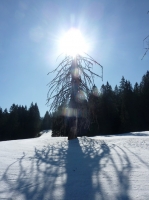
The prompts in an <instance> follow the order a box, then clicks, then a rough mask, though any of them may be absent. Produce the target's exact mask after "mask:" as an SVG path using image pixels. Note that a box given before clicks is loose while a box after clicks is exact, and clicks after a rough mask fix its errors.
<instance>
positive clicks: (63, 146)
mask: <svg viewBox="0 0 149 200" xmlns="http://www.w3.org/2000/svg"><path fill="white" fill-rule="evenodd" d="M1 199H11V200H38V199H39V200H42V199H43V200H53V199H55V200H65V199H66V200H84V199H85V200H86V199H89V200H92V199H93V200H94V199H95V200H100V199H101V200H106V199H107V200H109V199H110V200H115V199H117V200H120V199H122V200H126V199H130V200H131V199H132V200H136V199H138V200H148V199H149V132H147V131H146V132H136V133H127V134H121V135H118V136H116V135H115V136H110V135H109V136H96V137H92V138H88V137H79V138H77V139H75V140H71V141H68V140H67V138H66V137H51V132H50V131H45V132H44V133H43V135H42V136H41V137H39V138H34V139H26V140H13V141H5V142H0V200H1Z"/></svg>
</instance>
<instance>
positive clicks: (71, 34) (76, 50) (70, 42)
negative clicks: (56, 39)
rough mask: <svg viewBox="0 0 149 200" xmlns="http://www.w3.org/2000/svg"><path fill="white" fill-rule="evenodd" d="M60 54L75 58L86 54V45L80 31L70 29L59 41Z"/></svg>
mask: <svg viewBox="0 0 149 200" xmlns="http://www.w3.org/2000/svg"><path fill="white" fill-rule="evenodd" d="M60 49H61V52H63V53H65V54H67V55H71V56H73V57H75V56H76V55H77V54H82V53H83V52H87V43H86V42H85V39H84V37H83V35H82V34H81V32H80V30H78V29H75V28H71V29H70V30H69V31H68V32H67V33H65V35H64V36H63V38H62V39H61V41H60Z"/></svg>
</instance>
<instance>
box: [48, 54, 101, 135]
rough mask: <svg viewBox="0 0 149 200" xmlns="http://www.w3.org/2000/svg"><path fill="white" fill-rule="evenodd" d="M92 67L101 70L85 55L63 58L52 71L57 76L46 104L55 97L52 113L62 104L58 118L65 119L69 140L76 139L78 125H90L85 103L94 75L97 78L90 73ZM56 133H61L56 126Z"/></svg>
mask: <svg viewBox="0 0 149 200" xmlns="http://www.w3.org/2000/svg"><path fill="white" fill-rule="evenodd" d="M93 64H98V65H99V66H100V67H101V68H102V66H101V65H100V64H99V63H97V62H96V61H95V60H94V59H93V58H91V57H90V56H88V55H87V54H86V57H82V56H80V55H76V56H75V58H74V57H71V56H66V57H65V58H64V60H63V61H62V62H61V63H60V64H59V65H58V67H57V68H56V69H55V70H54V71H53V72H57V75H56V77H55V78H54V79H53V80H52V81H51V82H50V83H49V91H48V98H47V104H48V103H49V102H50V100H51V99H52V98H54V100H53V102H52V103H51V106H50V109H51V110H52V109H53V110H54V111H56V110H57V109H58V107H60V106H61V105H63V108H62V113H60V115H61V116H62V115H65V116H66V118H67V121H68V123H67V130H68V133H69V134H70V137H69V136H68V139H70V138H75V137H76V136H77V134H78V133H79V128H78V127H81V126H82V124H81V122H82V123H83V125H84V126H87V125H88V126H89V119H88V114H87V112H88V111H87V110H85V108H86V107H85V100H87V97H88V95H89V92H90V91H91V89H92V87H93V84H94V78H93V76H98V75H97V74H95V73H94V72H92V71H91V68H92V65H93ZM99 77H100V76H99ZM101 77H102V76H101ZM54 93H56V94H54ZM83 118H84V119H85V120H83ZM84 122H85V124H84ZM78 124H79V126H78ZM59 130H61V127H59Z"/></svg>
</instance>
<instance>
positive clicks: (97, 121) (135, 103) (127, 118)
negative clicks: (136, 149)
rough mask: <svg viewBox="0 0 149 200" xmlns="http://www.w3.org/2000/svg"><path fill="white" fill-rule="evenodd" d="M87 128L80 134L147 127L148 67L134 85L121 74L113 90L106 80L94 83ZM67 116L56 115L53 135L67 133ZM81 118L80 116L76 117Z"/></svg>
mask: <svg viewBox="0 0 149 200" xmlns="http://www.w3.org/2000/svg"><path fill="white" fill-rule="evenodd" d="M87 107H88V113H89V128H88V129H86V130H85V131H84V129H82V131H80V132H79V134H80V135H82V134H85V135H96V134H116V133H125V132H132V131H145V130H149V71H147V73H146V74H145V75H144V76H143V77H142V81H141V83H140V84H138V83H136V84H135V85H134V87H132V84H131V83H130V81H128V80H125V78H124V77H122V79H121V81H120V85H119V86H117V85H116V86H115V88H114V90H113V89H112V87H111V85H110V84H109V83H108V82H107V84H106V85H104V84H103V85H102V86H101V90H100V91H98V90H97V87H96V86H94V87H93V89H92V92H91V93H90V95H89V97H88V102H87ZM67 119H68V118H67V117H65V116H63V115H61V116H60V115H55V118H54V120H53V128H52V129H53V136H58V135H67V134H68V133H67V131H65V130H66V129H67ZM80 120H82V119H79V121H80Z"/></svg>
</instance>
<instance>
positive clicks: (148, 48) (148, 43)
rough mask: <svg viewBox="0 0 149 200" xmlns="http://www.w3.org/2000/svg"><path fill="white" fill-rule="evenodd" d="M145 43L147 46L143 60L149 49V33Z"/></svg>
mask: <svg viewBox="0 0 149 200" xmlns="http://www.w3.org/2000/svg"><path fill="white" fill-rule="evenodd" d="M147 14H149V11H148V12H147ZM143 43H144V46H145V53H144V55H143V57H142V59H141V60H143V58H144V56H145V55H146V54H147V52H148V50H149V35H148V36H147V37H145V38H144V40H143Z"/></svg>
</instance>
